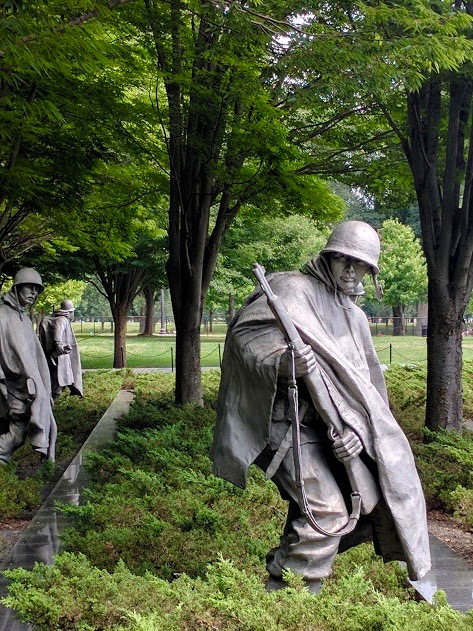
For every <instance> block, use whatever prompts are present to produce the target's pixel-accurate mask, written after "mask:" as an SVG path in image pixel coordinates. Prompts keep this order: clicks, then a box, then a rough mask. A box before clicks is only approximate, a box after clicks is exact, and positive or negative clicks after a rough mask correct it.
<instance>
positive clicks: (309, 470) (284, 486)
mask: <svg viewBox="0 0 473 631" xmlns="http://www.w3.org/2000/svg"><path fill="white" fill-rule="evenodd" d="M256 464H258V465H259V466H262V468H264V469H265V468H266V466H264V463H263V460H262V459H258V461H257V462H256ZM301 472H302V477H303V480H304V483H305V490H306V494H307V500H308V502H309V506H310V508H311V509H312V511H313V514H314V517H315V519H316V521H317V522H318V523H319V524H320V526H321V527H322V528H323V529H324V530H327V531H329V532H335V531H336V530H338V529H339V528H342V527H343V526H344V525H345V524H346V522H347V519H348V512H347V508H346V505H345V501H344V499H343V496H342V494H341V492H340V489H339V487H338V484H337V482H336V481H335V478H334V477H333V474H332V473H331V471H330V468H329V465H328V463H327V460H326V458H325V455H324V449H323V441H322V439H321V437H320V436H319V435H318V434H317V432H316V431H315V430H314V429H312V428H310V427H307V426H304V425H302V426H301ZM272 480H273V481H274V482H275V483H276V485H277V486H278V488H279V490H280V492H281V495H282V497H283V498H284V499H289V510H288V515H287V520H286V526H285V528H284V532H283V535H282V537H281V539H280V544H279V546H278V547H276V548H273V549H272V550H270V551H269V553H268V555H267V558H266V560H267V566H266V567H267V569H268V572H269V573H270V574H271V575H272V576H274V577H276V578H281V576H282V571H283V570H284V569H287V570H291V571H293V572H294V573H295V574H301V575H302V576H303V577H304V579H306V580H307V581H315V580H318V579H320V578H323V577H327V576H329V575H330V573H331V568H332V562H333V560H334V558H335V556H336V554H337V551H338V546H339V543H340V539H341V538H340V537H339V536H335V537H330V536H326V535H322V534H320V533H319V532H317V531H316V530H314V529H313V528H312V527H311V526H310V524H309V523H308V522H307V520H306V518H305V517H304V515H302V513H301V511H300V509H299V506H298V503H297V494H296V476H295V467H294V458H293V451H292V448H290V449H289V450H288V452H287V453H286V455H285V457H284V459H283V461H282V463H281V465H280V467H279V468H278V470H277V471H276V474H275V475H274V476H273V478H272Z"/></svg>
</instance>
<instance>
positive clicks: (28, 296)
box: [17, 283, 39, 307]
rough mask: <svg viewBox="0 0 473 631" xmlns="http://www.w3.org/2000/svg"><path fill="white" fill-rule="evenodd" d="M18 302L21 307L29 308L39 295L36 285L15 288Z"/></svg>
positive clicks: (29, 284)
mask: <svg viewBox="0 0 473 631" xmlns="http://www.w3.org/2000/svg"><path fill="white" fill-rule="evenodd" d="M17 294H18V302H19V303H20V305H21V306H22V307H30V306H31V305H32V304H33V303H34V301H35V300H36V298H37V296H38V294H39V287H38V285H33V284H31V283H25V284H24V285H19V287H17Z"/></svg>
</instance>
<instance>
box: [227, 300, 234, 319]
mask: <svg viewBox="0 0 473 631" xmlns="http://www.w3.org/2000/svg"><path fill="white" fill-rule="evenodd" d="M234 317H235V294H229V296H228V319H229V323H230V322H231V321H232V320H233V318H234Z"/></svg>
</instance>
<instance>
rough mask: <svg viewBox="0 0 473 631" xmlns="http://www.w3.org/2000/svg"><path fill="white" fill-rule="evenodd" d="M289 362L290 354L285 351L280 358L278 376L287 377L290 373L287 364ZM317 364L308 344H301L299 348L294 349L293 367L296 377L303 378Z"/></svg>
mask: <svg viewBox="0 0 473 631" xmlns="http://www.w3.org/2000/svg"><path fill="white" fill-rule="evenodd" d="M290 361H291V355H290V352H289V351H287V352H286V353H284V355H283V356H282V357H281V363H280V366H279V372H280V374H282V375H284V376H285V377H289V376H290V374H291V371H290V369H289V362H290ZM316 364H317V360H316V358H315V354H314V351H313V350H312V348H311V347H310V346H309V345H308V344H303V345H302V346H301V347H300V348H297V349H294V365H295V369H296V377H305V375H308V374H309V373H311V372H312V371H313V370H314V368H315V366H316Z"/></svg>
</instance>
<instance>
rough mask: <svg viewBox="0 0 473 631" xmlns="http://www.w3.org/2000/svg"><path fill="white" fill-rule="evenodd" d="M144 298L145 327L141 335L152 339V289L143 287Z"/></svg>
mask: <svg viewBox="0 0 473 631" xmlns="http://www.w3.org/2000/svg"><path fill="white" fill-rule="evenodd" d="M143 296H144V298H145V325H144V328H143V332H142V334H141V335H143V336H145V337H152V336H153V334H154V298H155V296H154V289H150V288H149V287H143Z"/></svg>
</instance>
